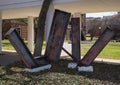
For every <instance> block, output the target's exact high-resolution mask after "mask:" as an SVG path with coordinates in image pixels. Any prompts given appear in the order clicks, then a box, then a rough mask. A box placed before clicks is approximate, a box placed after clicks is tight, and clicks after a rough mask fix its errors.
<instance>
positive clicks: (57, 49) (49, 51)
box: [45, 10, 70, 62]
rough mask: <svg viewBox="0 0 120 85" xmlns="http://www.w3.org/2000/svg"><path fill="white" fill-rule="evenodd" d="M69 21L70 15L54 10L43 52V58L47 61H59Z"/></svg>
mask: <svg viewBox="0 0 120 85" xmlns="http://www.w3.org/2000/svg"><path fill="white" fill-rule="evenodd" d="M69 19H70V13H67V12H64V11H60V10H55V14H54V17H53V22H52V26H51V30H50V34H49V38H48V42H47V47H46V51H45V56H46V57H47V59H48V60H49V61H53V62H57V61H58V60H59V57H60V54H61V50H62V46H63V42H64V38H65V33H66V29H67V26H68V23H69Z"/></svg>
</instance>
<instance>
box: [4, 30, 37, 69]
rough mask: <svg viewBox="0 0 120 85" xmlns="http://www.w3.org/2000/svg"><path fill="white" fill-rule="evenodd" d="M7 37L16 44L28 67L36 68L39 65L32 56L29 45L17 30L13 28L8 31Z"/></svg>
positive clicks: (15, 46)
mask: <svg viewBox="0 0 120 85" xmlns="http://www.w3.org/2000/svg"><path fill="white" fill-rule="evenodd" d="M6 37H7V38H8V39H9V40H10V42H11V44H12V45H13V46H14V48H15V49H16V51H17V52H18V54H19V55H20V58H21V59H22V61H23V62H24V63H25V65H26V66H27V67H28V68H34V67H37V66H39V65H38V64H37V63H36V62H35V60H34V59H33V57H32V54H31V53H30V51H29V50H28V48H27V46H26V45H25V43H24V42H23V40H22V39H21V38H20V35H19V34H18V33H17V31H16V30H15V29H14V28H12V29H10V30H9V31H8V32H7V33H6Z"/></svg>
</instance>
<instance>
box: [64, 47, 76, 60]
mask: <svg viewBox="0 0 120 85" xmlns="http://www.w3.org/2000/svg"><path fill="white" fill-rule="evenodd" d="M62 50H63V51H64V52H65V53H67V54H68V55H69V56H70V57H71V58H73V59H74V56H73V55H71V54H70V53H69V52H68V51H67V50H66V49H65V48H63V47H62Z"/></svg>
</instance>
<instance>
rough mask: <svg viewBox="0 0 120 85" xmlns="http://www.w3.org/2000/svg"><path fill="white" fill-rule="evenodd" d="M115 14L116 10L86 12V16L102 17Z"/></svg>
mask: <svg viewBox="0 0 120 85" xmlns="http://www.w3.org/2000/svg"><path fill="white" fill-rule="evenodd" d="M115 14H117V12H99V13H87V14H86V16H87V17H103V16H112V15H115Z"/></svg>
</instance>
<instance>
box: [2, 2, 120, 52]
mask: <svg viewBox="0 0 120 85" xmlns="http://www.w3.org/2000/svg"><path fill="white" fill-rule="evenodd" d="M42 3H43V0H11V1H9V0H1V1H0V53H1V52H2V45H1V44H2V42H1V41H2V19H13V18H28V42H29V43H28V47H29V49H30V50H31V51H32V50H33V43H34V29H33V27H34V23H33V20H34V17H38V15H39V12H40V9H41V5H42ZM54 9H60V10H64V11H68V12H71V13H72V14H73V15H74V16H77V17H81V14H84V13H93V12H106V11H120V0H53V2H52V3H51V5H50V8H49V12H48V14H47V20H46V30H47V32H46V36H47V37H48V34H49V30H50V26H51V21H52V16H53V13H54ZM3 29H4V28H3Z"/></svg>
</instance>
